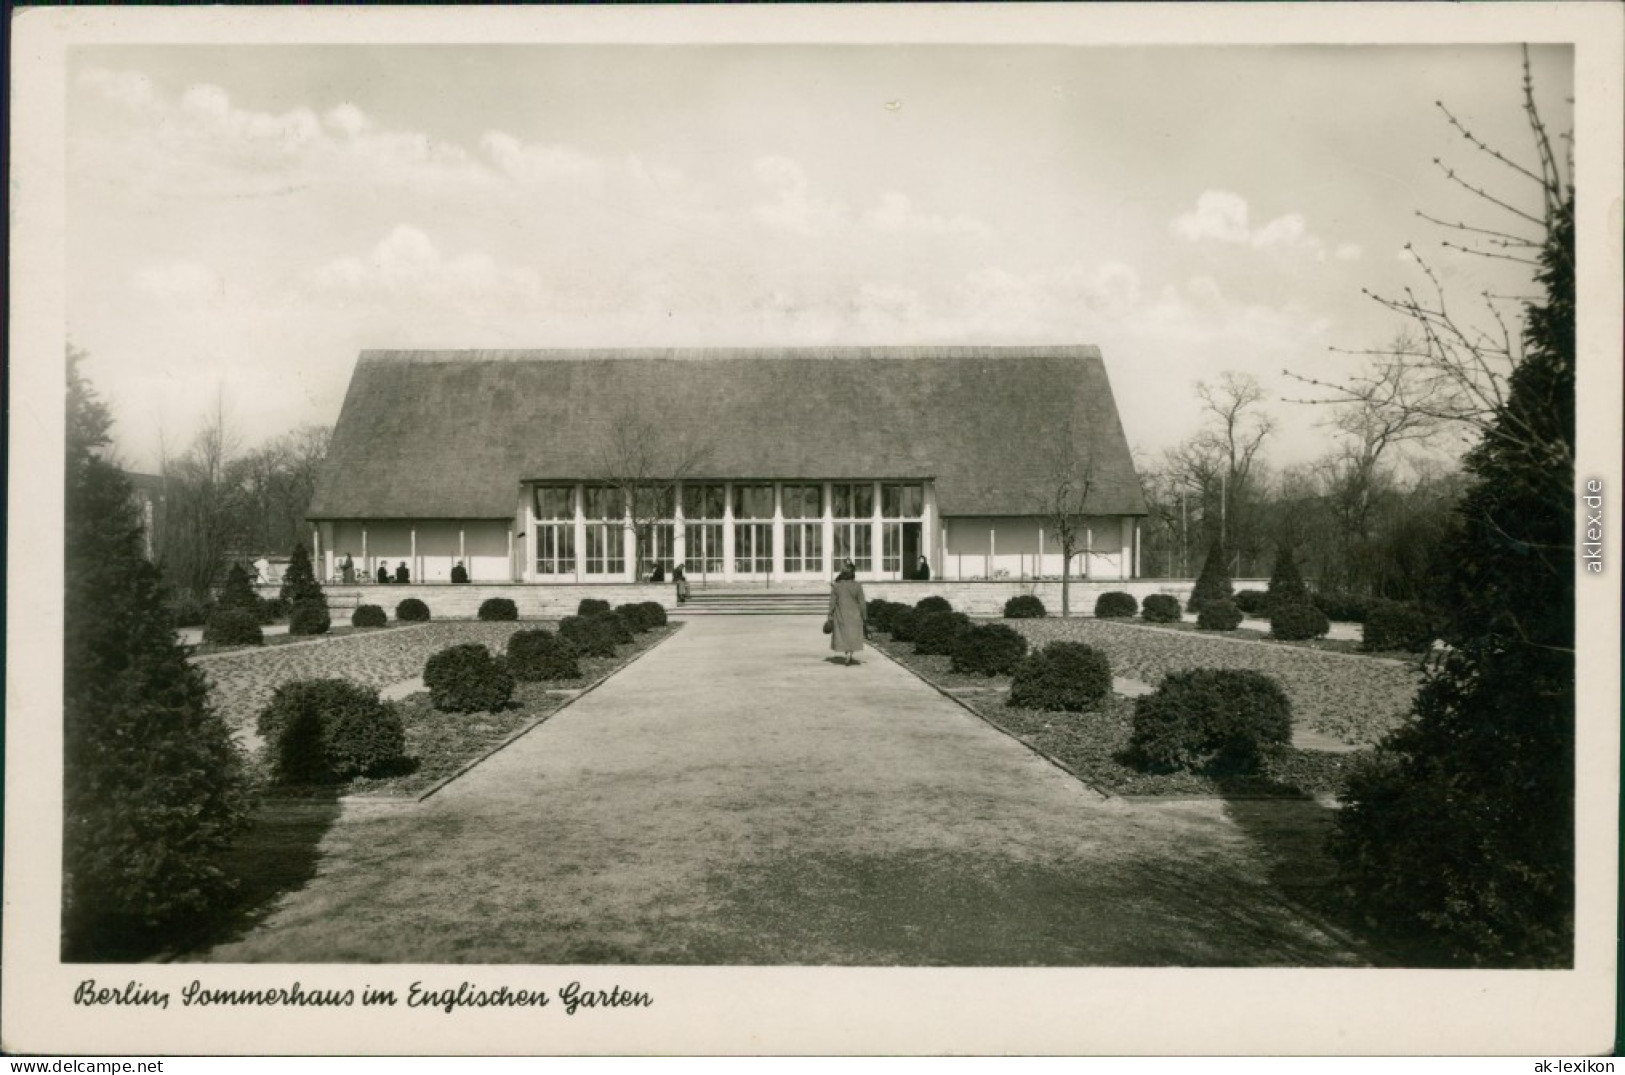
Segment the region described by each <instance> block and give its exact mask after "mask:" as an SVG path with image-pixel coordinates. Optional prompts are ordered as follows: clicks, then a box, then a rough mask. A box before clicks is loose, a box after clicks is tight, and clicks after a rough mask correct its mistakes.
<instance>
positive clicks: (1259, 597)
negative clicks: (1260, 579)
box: [1235, 590, 1270, 616]
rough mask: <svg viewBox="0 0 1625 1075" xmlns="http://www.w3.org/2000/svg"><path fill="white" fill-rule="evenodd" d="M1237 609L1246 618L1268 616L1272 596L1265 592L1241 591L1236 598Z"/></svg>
mask: <svg viewBox="0 0 1625 1075" xmlns="http://www.w3.org/2000/svg"><path fill="white" fill-rule="evenodd" d="M1235 602H1236V607H1237V608H1239V609H1241V611H1242V614H1243V615H1246V616H1268V615H1269V613H1270V595H1269V594H1267V593H1265V592H1264V591H1263V590H1241V591H1239V592H1237V594H1236V597H1235Z"/></svg>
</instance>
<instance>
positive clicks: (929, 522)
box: [908, 481, 942, 579]
mask: <svg viewBox="0 0 1625 1075" xmlns="http://www.w3.org/2000/svg"><path fill="white" fill-rule="evenodd" d="M936 500H937V493H936V488H935V486H933V485H932V483H931V482H929V481H926V482H921V483H920V555H921V556H923V557H925V558H926V560H928V561H929V562H930V564H931V577H932V578H933V579H940V578H941V577H942V574H941V572H942V562H941V561H940V560H938V559H937V558H936V557H935V556H934V555H932V554H933V553H934V552H936V548H937V543H936V542H935V541H933V540H931V539H932V538H933V537H935V536H936V520H937V504H936ZM908 566H909V567H913V566H915V565H913V564H909V565H908Z"/></svg>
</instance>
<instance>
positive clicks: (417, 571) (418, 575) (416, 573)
mask: <svg viewBox="0 0 1625 1075" xmlns="http://www.w3.org/2000/svg"><path fill="white" fill-rule="evenodd" d="M509 551H510V552H512V546H511V545H510V547H509ZM406 562H407V563H409V564H411V565H412V581H413V582H422V581H423V568H422V565H420V564H419V563H418V524H417V523H413V524H412V555H411V557H410V558H409V559H408V560H407V561H406Z"/></svg>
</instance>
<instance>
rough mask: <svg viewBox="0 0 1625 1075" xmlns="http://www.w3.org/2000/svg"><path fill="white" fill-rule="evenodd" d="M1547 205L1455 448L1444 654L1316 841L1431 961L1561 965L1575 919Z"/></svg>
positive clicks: (1560, 416) (1566, 347)
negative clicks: (1503, 370)
mask: <svg viewBox="0 0 1625 1075" xmlns="http://www.w3.org/2000/svg"><path fill="white" fill-rule="evenodd" d="M1565 193H1566V196H1565V197H1563V198H1562V199H1561V200H1560V201H1557V202H1556V203H1555V204H1552V205H1550V206H1549V207H1548V212H1547V232H1546V238H1545V242H1544V244H1543V245H1542V247H1541V251H1540V261H1539V272H1538V275H1537V277H1536V279H1537V280H1538V282H1539V284H1540V285H1541V287H1542V289H1543V291H1544V295H1543V297H1542V299H1541V300H1540V301H1538V302H1535V303H1531V304H1530V306H1529V307H1528V309H1527V310H1526V316H1525V328H1524V357H1523V360H1522V362H1521V363H1520V364H1519V365H1518V367H1517V368H1516V369H1515V370H1514V371H1513V373H1512V375H1511V377H1510V379H1509V391H1508V394H1507V398H1506V400H1505V403H1504V404H1503V405H1502V406H1501V407H1500V408H1499V410H1498V412H1497V414H1496V417H1495V421H1494V423H1493V424H1492V426H1491V428H1490V429H1489V430H1488V432H1487V433H1486V435H1485V436H1484V438H1483V440H1482V441H1481V442H1480V443H1479V444H1478V445H1477V446H1476V447H1475V448H1474V449H1473V451H1472V452H1471V453H1469V455H1468V456H1467V459H1466V469H1467V471H1468V473H1469V474H1470V475H1471V476H1472V477H1473V479H1474V483H1473V485H1472V486H1471V487H1470V489H1469V490H1468V492H1467V493H1466V495H1465V497H1464V498H1463V500H1462V502H1461V505H1460V508H1459V520H1458V526H1457V528H1456V532H1455V533H1454V535H1453V536H1452V538H1451V539H1450V541H1451V546H1452V547H1451V548H1450V549H1449V555H1448V556H1446V557H1445V558H1444V560H1443V562H1444V563H1445V564H1448V565H1449V567H1448V569H1447V571H1446V573H1445V574H1444V577H1443V578H1442V579H1441V580H1440V593H1439V606H1440V608H1441V609H1444V610H1446V612H1447V613H1448V616H1449V619H1448V622H1447V624H1446V626H1445V628H1444V631H1443V638H1444V640H1445V641H1446V642H1447V643H1448V644H1449V646H1450V650H1449V651H1448V655H1447V656H1446V657H1445V658H1444V659H1443V661H1442V662H1440V663H1439V664H1438V665H1437V666H1436V667H1435V668H1434V669H1433V670H1432V673H1431V675H1430V676H1429V678H1428V680H1427V682H1426V683H1425V684H1424V686H1423V688H1422V690H1421V692H1420V694H1419V695H1418V697H1417V701H1416V705H1415V711H1414V713H1415V715H1414V719H1413V720H1412V722H1411V723H1410V724H1409V725H1407V726H1406V727H1404V728H1402V729H1401V730H1400V731H1398V732H1396V733H1395V734H1394V735H1393V736H1391V737H1390V738H1389V739H1388V740H1387V741H1385V742H1384V743H1383V744H1382V745H1381V748H1380V750H1379V751H1378V754H1377V757H1376V759H1375V761H1374V763H1373V764H1372V765H1371V766H1370V767H1368V768H1367V769H1366V770H1365V771H1364V772H1363V773H1361V774H1360V775H1359V776H1357V777H1356V778H1355V779H1353V780H1351V782H1350V784H1349V788H1348V793H1347V796H1346V801H1347V806H1346V807H1345V808H1344V809H1343V811H1342V812H1341V816H1340V817H1339V819H1338V829H1337V833H1336V835H1335V837H1334V839H1333V842H1332V850H1333V853H1334V854H1335V856H1336V857H1337V859H1338V860H1339V865H1340V869H1341V874H1342V878H1343V880H1344V882H1345V883H1346V885H1347V886H1348V889H1349V891H1350V892H1351V893H1352V895H1353V896H1354V897H1355V898H1356V899H1357V900H1358V902H1359V904H1360V905H1361V906H1362V907H1363V909H1364V910H1365V911H1366V912H1367V914H1368V915H1370V916H1371V917H1372V918H1373V919H1374V920H1379V921H1382V922H1384V923H1387V924H1389V925H1397V926H1400V927H1402V928H1406V929H1408V930H1409V931H1411V932H1413V933H1415V934H1418V935H1421V936H1424V937H1426V938H1428V939H1429V940H1430V941H1431V942H1432V943H1433V944H1435V945H1436V946H1437V948H1438V949H1439V954H1440V957H1441V959H1442V960H1443V961H1446V962H1452V963H1463V964H1477V965H1483V966H1503V967H1558V966H1566V965H1570V964H1571V961H1572V958H1573V930H1574V852H1575V843H1574V575H1573V572H1574V563H1575V560H1574V500H1573V497H1574V490H1573V480H1574V463H1573V460H1574V390H1575V389H1574V385H1575V382H1574V357H1575V349H1574V311H1575V297H1574V192H1573V188H1572V187H1569V188H1567V190H1566V192H1565Z"/></svg>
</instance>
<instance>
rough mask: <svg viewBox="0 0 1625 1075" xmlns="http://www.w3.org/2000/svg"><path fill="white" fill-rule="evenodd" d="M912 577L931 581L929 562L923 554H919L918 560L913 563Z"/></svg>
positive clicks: (922, 580)
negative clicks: (915, 563)
mask: <svg viewBox="0 0 1625 1075" xmlns="http://www.w3.org/2000/svg"><path fill="white" fill-rule="evenodd" d="M914 577H915V578H917V579H919V580H920V581H921V582H930V581H931V563H930V561H928V560H927V559H926V558H925V556H924V555H921V556H920V562H919V563H918V564H917V565H915V568H914Z"/></svg>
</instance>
